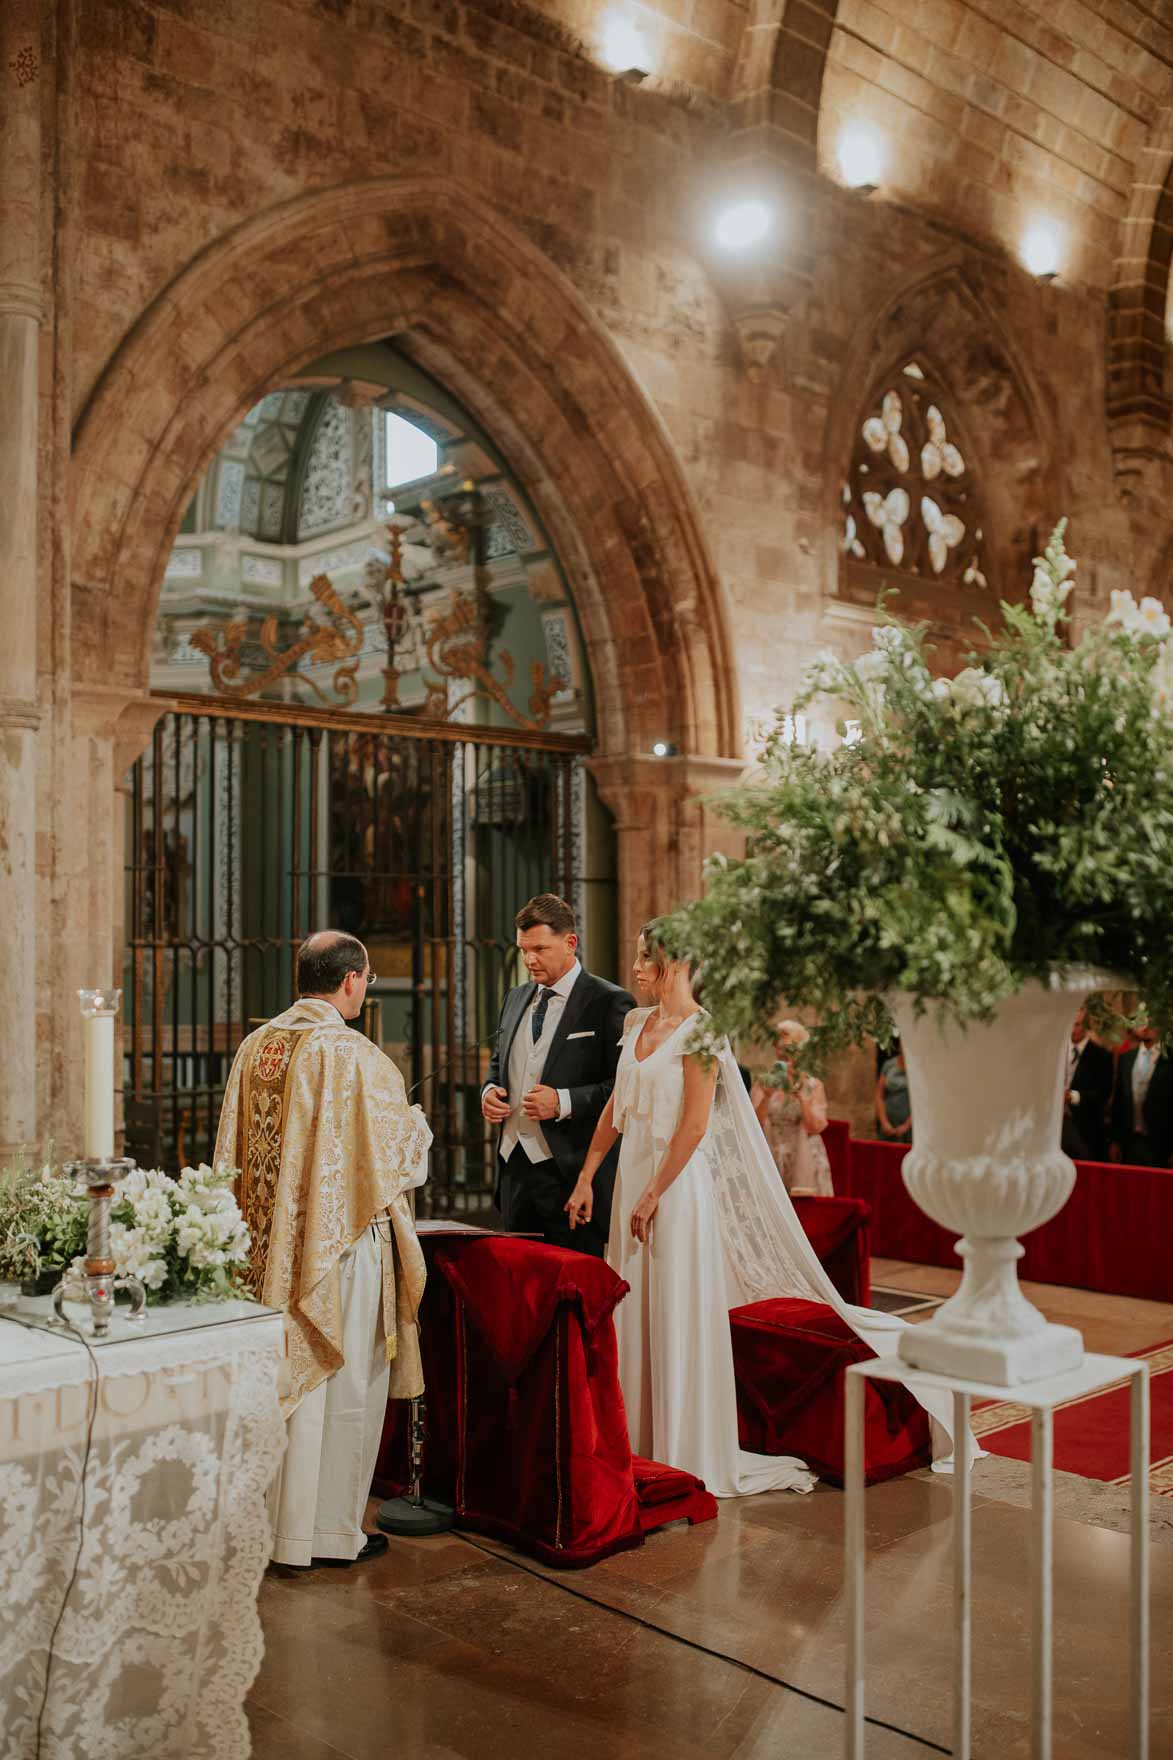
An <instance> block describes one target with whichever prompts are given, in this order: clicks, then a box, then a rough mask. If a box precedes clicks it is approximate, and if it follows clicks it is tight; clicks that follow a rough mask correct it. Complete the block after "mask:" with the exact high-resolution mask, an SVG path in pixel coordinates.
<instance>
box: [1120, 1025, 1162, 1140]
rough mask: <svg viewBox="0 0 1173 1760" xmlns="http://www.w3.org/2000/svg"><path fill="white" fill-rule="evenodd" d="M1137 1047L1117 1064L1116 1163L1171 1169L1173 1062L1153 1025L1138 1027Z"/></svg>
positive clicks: (1136, 1033)
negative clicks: (1159, 1040) (1162, 1045)
mask: <svg viewBox="0 0 1173 1760" xmlns="http://www.w3.org/2000/svg"><path fill="white" fill-rule="evenodd" d="M1133 1036H1134V1038H1135V1039H1136V1047H1135V1049H1134V1050H1132V1051H1126V1052H1125V1053H1124V1056H1123V1057H1122V1058H1121V1059H1120V1062H1119V1063H1118V1065H1117V1066H1116V1097H1115V1099H1114V1100H1113V1102H1112V1159H1113V1161H1122V1162H1123V1163H1124V1165H1125V1166H1126V1167H1168V1166H1169V1164H1170V1161H1171V1160H1173V1064H1171V1063H1170V1061H1169V1059H1168V1058H1167V1057H1166V1056H1165V1054H1164V1052H1163V1051H1162V1050H1161V1047H1160V1045H1159V1044H1158V1043H1157V1035H1156V1032H1155V1031H1154V1029H1153V1028H1152V1027H1148V1026H1145V1027H1138V1028H1137V1029H1136V1032H1135V1034H1134V1035H1133Z"/></svg>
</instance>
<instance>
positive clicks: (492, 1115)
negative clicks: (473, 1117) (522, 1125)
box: [481, 1088, 509, 1124]
mask: <svg viewBox="0 0 1173 1760" xmlns="http://www.w3.org/2000/svg"><path fill="white" fill-rule="evenodd" d="M481 1115H482V1117H484V1118H487V1119H488V1121H489V1123H490V1124H503V1123H504V1122H505V1120H506V1119H507V1118H508V1117H509V1095H508V1094H507V1093H506V1092H505V1089H504V1088H486V1089H485V1091H484V1093H483V1094H482V1095H481Z"/></svg>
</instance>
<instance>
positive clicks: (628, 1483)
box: [374, 1231, 717, 1567]
mask: <svg viewBox="0 0 1173 1760" xmlns="http://www.w3.org/2000/svg"><path fill="white" fill-rule="evenodd" d="M422 1239H423V1242H424V1250H425V1254H426V1255H427V1257H428V1260H429V1275H428V1284H427V1289H426V1292H425V1296H424V1304H423V1308H422V1311H421V1328H420V1334H421V1345H422V1349H423V1356H424V1375H425V1379H426V1383H427V1412H428V1451H427V1474H426V1489H427V1491H428V1493H429V1494H430V1495H431V1496H433V1497H437V1498H442V1499H444V1500H445V1501H447V1502H449V1503H451V1504H452V1505H453V1506H454V1508H455V1510H456V1515H457V1524H458V1526H460V1527H464V1528H470V1529H473V1530H474V1531H476V1532H478V1533H483V1534H492V1535H495V1536H496V1537H498V1538H499V1539H503V1540H507V1541H509V1542H510V1543H511V1544H513V1545H516V1546H518V1547H519V1548H521V1549H522V1550H523V1551H526V1552H531V1553H533V1554H535V1555H536V1556H537V1557H539V1558H542V1559H544V1560H546V1561H547V1562H549V1563H551V1564H556V1565H560V1566H569V1567H573V1566H581V1565H588V1564H594V1563H596V1562H597V1561H598V1560H599V1559H602V1558H607V1557H609V1556H610V1555H611V1554H612V1553H615V1552H620V1551H623V1550H625V1549H626V1548H628V1547H633V1546H639V1545H641V1544H642V1541H643V1537H644V1534H645V1533H647V1532H648V1531H649V1530H650V1529H652V1528H656V1527H660V1526H663V1525H664V1524H665V1523H667V1522H670V1521H677V1520H680V1519H681V1518H684V1519H687V1520H688V1521H691V1522H697V1521H708V1520H711V1519H712V1517H714V1516H715V1515H716V1513H717V1506H716V1502H715V1500H714V1499H713V1498H712V1497H711V1496H710V1494H709V1493H708V1492H707V1491H705V1490H704V1488H703V1487H702V1486H701V1484H700V1482H699V1481H698V1480H697V1479H695V1478H694V1477H693V1476H692V1475H691V1474H688V1473H682V1472H679V1471H678V1470H675V1469H674V1468H672V1467H671V1466H670V1465H669V1464H665V1465H660V1464H658V1463H654V1462H644V1461H639V1460H634V1461H633V1459H632V1454H631V1446H630V1443H629V1441H628V1435H627V1418H626V1414H625V1412H624V1409H623V1397H622V1394H621V1393H620V1390H619V1375H618V1368H617V1352H616V1344H615V1329H614V1326H613V1325H612V1321H611V1315H612V1313H613V1311H614V1308H615V1304H616V1302H618V1301H619V1300H620V1299H621V1298H622V1297H623V1296H624V1295H625V1294H626V1293H627V1285H626V1284H625V1283H624V1282H623V1280H622V1279H621V1278H620V1277H618V1276H616V1274H615V1272H613V1271H612V1270H611V1269H610V1267H609V1266H607V1265H605V1264H604V1263H603V1262H602V1261H601V1260H599V1259H593V1258H590V1257H589V1256H588V1255H586V1254H584V1253H572V1252H566V1251H564V1250H563V1249H561V1248H559V1247H547V1246H543V1245H542V1244H540V1243H537V1242H533V1241H528V1240H523V1239H518V1238H513V1237H509V1236H504V1235H486V1234H481V1233H473V1232H471V1231H470V1232H468V1233H450V1234H444V1233H429V1232H423V1233H422ZM404 1476H405V1475H404V1435H403V1424H402V1416H401V1408H398V1407H397V1406H396V1405H394V1404H393V1405H391V1406H390V1407H389V1409H388V1422H387V1425H386V1426H385V1428H384V1434H383V1446H382V1449H381V1450H380V1456H379V1464H378V1467H377V1468H376V1474H375V1486H374V1489H375V1491H376V1494H377V1495H380V1496H383V1495H386V1494H387V1493H388V1492H394V1491H398V1490H400V1489H402V1485H403V1480H404Z"/></svg>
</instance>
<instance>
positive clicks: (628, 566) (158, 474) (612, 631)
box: [71, 179, 740, 758]
mask: <svg viewBox="0 0 1173 1760" xmlns="http://www.w3.org/2000/svg"><path fill="white" fill-rule="evenodd" d="M388 336H394V338H395V339H396V342H397V345H398V346H400V347H401V348H403V349H404V350H405V351H406V352H407V353H409V354H413V355H415V356H416V357H417V358H418V359H419V361H420V364H421V365H422V366H424V367H425V368H426V369H427V370H428V371H429V372H431V373H432V374H433V375H434V376H435V377H436V378H438V379H440V380H441V382H443V383H446V384H448V385H449V386H450V387H451V389H452V391H453V392H454V394H455V395H457V396H458V397H460V398H461V399H462V401H463V402H464V403H465V404H466V405H467V407H468V408H469V410H470V412H471V413H472V414H473V415H474V416H475V417H476V418H477V420H478V421H480V422H481V423H482V425H483V426H484V427H485V429H486V430H487V431H488V432H489V433H491V434H493V435H494V437H495V439H497V440H498V441H499V443H500V445H501V447H502V450H503V451H504V452H505V453H506V455H507V456H508V457H509V459H510V464H511V467H512V468H513V469H514V471H515V472H516V473H517V475H518V477H519V479H520V480H521V482H522V483H523V484H524V486H525V488H526V490H527V492H528V493H529V494H530V495H531V496H532V498H533V500H534V503H535V505H536V506H537V508H538V510H539V512H540V513H541V516H542V518H543V520H544V521H545V523H546V526H547V529H548V531H549V532H550V536H551V538H552V540H553V542H554V544H555V546H556V547H557V549H558V551H559V554H560V556H561V559H562V562H563V564H564V566H565V567H566V570H567V573H568V578H569V581H570V584H571V590H572V592H573V594H574V597H575V602H576V605H577V607H578V612H579V617H580V620H581V623H582V627H583V632H584V637H585V641H586V645H587V649H588V653H589V656H590V661H591V665H592V670H593V674H594V684H595V693H596V702H597V709H598V725H599V748H600V753H601V755H602V756H607V755H608V754H613V755H618V754H620V753H624V752H639V751H647V750H648V749H649V747H650V745H651V743H652V741H653V740H654V739H657V738H664V737H667V738H669V739H671V740H673V741H674V742H675V743H676V744H677V745H678V746H679V747H680V749H681V750H682V751H683V752H687V753H691V754H697V755H701V756H705V757H716V758H721V757H734V756H736V755H737V752H738V746H739V733H738V729H739V726H740V719H739V708H738V701H737V688H736V680H735V676H734V670H733V666H732V662H731V654H730V648H729V641H728V633H727V628H726V620H725V615H724V607H723V604H722V600H721V589H720V586H719V583H718V579H717V575H716V571H715V568H714V566H713V562H712V559H711V557H710V554H709V551H708V547H707V545H706V543H705V540H704V537H703V535H702V533H701V530H700V527H699V523H698V521H697V518H696V514H695V512H694V509H693V507H692V503H691V500H690V497H689V493H688V490H687V487H686V485H685V483H684V480H683V477H682V474H681V471H680V467H679V464H678V462H677V460H676V457H675V454H674V452H673V450H672V447H671V444H670V442H669V440H668V437H667V434H666V432H665V430H664V427H663V425H662V423H661V421H660V418H659V417H658V415H657V414H656V412H655V411H654V410H653V409H652V407H651V405H650V403H649V402H648V400H647V399H646V398H645V396H644V395H643V393H642V391H641V390H640V388H639V386H638V385H637V384H636V382H635V380H634V378H633V376H632V374H631V372H630V370H629V369H628V368H627V366H626V365H625V363H624V362H623V360H622V358H621V356H620V354H619V351H618V349H617V348H616V346H615V345H614V343H613V342H612V340H611V338H610V337H609V335H608V334H607V332H606V330H605V329H604V327H603V325H602V324H601V323H600V322H599V320H598V319H597V318H596V317H595V316H594V315H593V313H592V312H591V311H590V309H589V308H588V307H587V305H586V304H585V302H584V301H583V300H582V298H581V297H580V296H579V295H578V293H577V292H576V290H575V289H574V288H573V286H572V285H571V283H570V282H569V281H568V280H567V278H566V277H565V276H564V275H562V273H561V272H560V271H559V270H557V269H556V268H555V267H554V265H553V264H551V263H550V262H549V260H548V259H547V258H546V257H545V256H544V255H543V254H542V253H541V252H540V251H539V250H538V249H537V248H536V247H535V246H534V245H532V244H531V243H530V242H529V241H528V240H527V239H526V238H524V236H523V235H521V234H520V233H519V232H518V231H517V230H516V229H514V228H511V227H510V226H509V225H508V223H507V222H505V221H504V220H503V219H502V217H501V216H500V214H499V213H497V212H496V211H495V210H494V209H492V208H490V207H489V206H488V205H487V204H485V203H484V202H481V201H479V200H477V199H476V198H475V197H473V196H471V195H470V194H468V193H467V192H466V191H465V190H463V189H462V188H461V187H460V186H459V185H457V184H456V183H454V182H447V183H445V182H439V183H438V182H434V181H432V180H428V181H427V182H424V181H422V180H413V181H403V180H397V179H378V180H373V181H371V182H366V183H361V184H354V185H348V186H345V187H343V188H340V189H332V190H328V191H322V192H317V193H315V194H313V195H311V196H307V197H302V198H297V199H295V200H293V201H290V202H288V203H284V204H282V205H281V206H279V207H277V208H275V209H272V210H270V211H269V212H267V213H265V214H264V215H262V216H260V217H258V218H256V219H254V220H252V221H249V222H246V223H245V224H244V225H242V226H241V227H239V228H238V229H237V230H236V231H234V232H232V233H231V234H229V235H228V236H227V237H225V238H223V239H221V240H220V241H219V242H218V243H216V244H215V245H213V246H211V247H210V248H209V249H208V250H207V251H205V252H204V253H203V255H202V256H200V257H199V258H198V259H197V260H196V261H195V262H194V263H193V264H192V265H191V266H190V267H189V268H188V269H187V270H186V271H185V272H184V273H183V274H182V275H181V276H180V277H179V278H178V280H177V281H176V282H175V283H173V284H172V286H171V287H169V288H168V289H167V290H166V292H165V293H163V294H162V295H161V296H160V298H159V299H158V300H156V302H155V303H154V305H153V306H152V307H151V308H150V309H149V310H148V311H147V312H146V313H145V315H144V316H143V318H142V319H141V320H140V322H139V323H138V324H137V325H136V327H135V329H134V330H133V331H132V332H131V333H130V335H129V336H128V337H127V339H126V341H125V343H124V344H123V346H122V347H121V349H120V350H119V352H118V354H117V355H116V356H115V357H114V358H113V360H112V361H111V363H110V364H109V366H108V367H107V369H106V371H105V373H104V375H103V377H102V379H101V380H100V381H99V383H98V385H97V387H96V389H95V391H94V394H93V396H92V397H91V398H90V400H89V403H88V404H87V406H86V408H85V410H84V411H83V413H82V416H81V418H80V420H79V422H78V424H77V428H76V431H75V435H74V451H73V469H72V473H71V502H72V508H71V512H72V533H73V571H72V572H73V594H72V604H73V635H74V652H75V654H76V655H77V656H78V663H77V672H78V675H79V678H80V679H81V680H83V681H90V680H96V679H97V677H98V675H99V673H100V674H101V676H102V679H103V681H104V682H106V683H107V684H113V685H119V686H123V687H126V688H130V689H132V690H141V689H142V688H143V687H144V686H145V683H146V679H147V676H148V663H149V650H150V639H151V631H152V629H153V626H154V618H155V611H156V606H157V603H158V594H159V589H160V584H161V581H162V576H163V570H164V567H165V564H166V559H167V556H168V555H169V553H170V549H171V546H172V543H173V540H174V537H175V534H176V532H177V530H178V527H179V523H180V520H181V518H182V515H183V511H184V506H185V503H186V499H187V497H188V496H189V495H190V493H191V490H192V486H193V485H194V484H195V483H196V482H197V481H198V479H199V477H200V475H201V473H202V472H203V471H204V470H205V469H206V468H207V466H208V464H209V463H210V461H211V459H212V457H213V456H214V454H215V453H216V451H217V449H218V448H219V447H220V445H221V444H222V443H223V441H224V439H225V437H226V436H227V435H228V434H229V433H230V432H231V430H232V428H233V427H234V425H235V424H236V423H237V422H238V421H239V419H240V418H241V416H242V415H243V414H244V412H245V411H246V410H247V409H248V408H249V407H251V405H252V404H254V403H255V402H257V400H258V399H259V398H260V397H261V396H263V395H264V393H265V392H266V391H267V390H269V389H271V388H272V387H273V386H274V385H276V384H278V383H280V382H282V381H283V380H287V379H289V378H292V377H295V376H296V375H297V373H298V371H299V369H301V368H303V367H304V366H305V365H306V363H307V362H309V361H311V360H313V359H315V358H318V357H320V356H322V355H324V354H327V353H329V352H331V351H332V350H335V349H338V348H341V347H344V346H347V345H349V344H356V343H362V342H370V341H375V340H379V339H381V338H383V337H388Z"/></svg>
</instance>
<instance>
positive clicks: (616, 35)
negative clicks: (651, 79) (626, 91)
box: [603, 14, 652, 86]
mask: <svg viewBox="0 0 1173 1760" xmlns="http://www.w3.org/2000/svg"><path fill="white" fill-rule="evenodd" d="M603 60H604V61H605V62H606V64H607V66H608V67H609V68H610V69H611V71H612V72H613V73H614V74H616V75H617V77H618V78H619V79H622V80H626V81H627V83H628V84H629V85H633V86H637V85H639V84H640V83H641V81H643V80H645V79H647V77H648V74H649V73H650V71H651V65H652V57H651V53H650V51H649V49H648V44H647V39H646V38H645V36H644V34H643V32H642V31H641V30H640V29H639V27H638V26H637V25H635V24H633V23H632V21H631V19H630V18H624V17H623V16H622V14H612V16H611V17H610V18H608V19H606V20H605V21H604V24H603Z"/></svg>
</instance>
